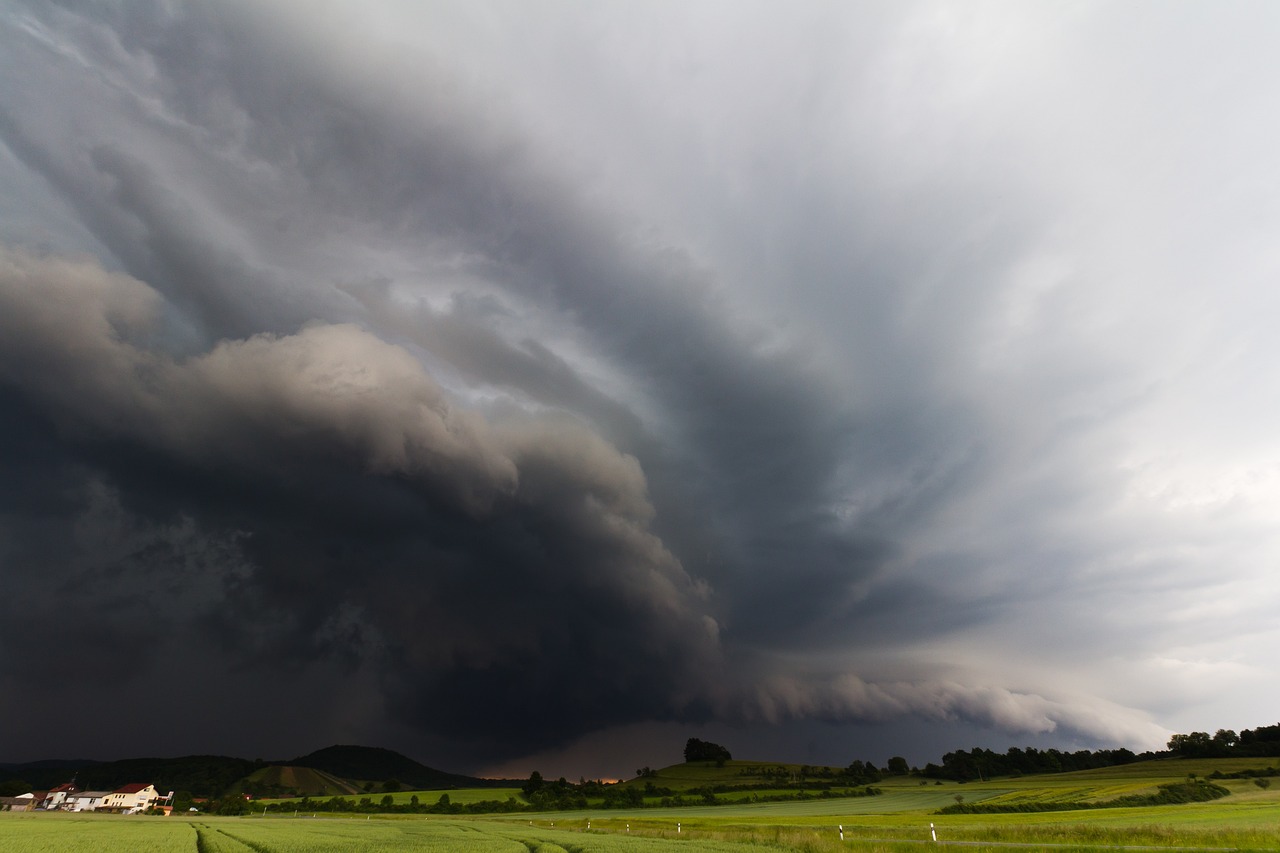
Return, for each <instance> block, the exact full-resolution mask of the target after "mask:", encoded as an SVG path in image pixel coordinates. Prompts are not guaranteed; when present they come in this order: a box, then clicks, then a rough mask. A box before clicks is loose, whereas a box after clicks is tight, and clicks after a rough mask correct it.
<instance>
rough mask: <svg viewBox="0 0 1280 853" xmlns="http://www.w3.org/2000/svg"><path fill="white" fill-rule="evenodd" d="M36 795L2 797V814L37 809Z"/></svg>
mask: <svg viewBox="0 0 1280 853" xmlns="http://www.w3.org/2000/svg"><path fill="white" fill-rule="evenodd" d="M35 803H36V798H35V794H19V795H18V796H16V797H0V812H29V811H33V810H34V809H35V807H36V806H35Z"/></svg>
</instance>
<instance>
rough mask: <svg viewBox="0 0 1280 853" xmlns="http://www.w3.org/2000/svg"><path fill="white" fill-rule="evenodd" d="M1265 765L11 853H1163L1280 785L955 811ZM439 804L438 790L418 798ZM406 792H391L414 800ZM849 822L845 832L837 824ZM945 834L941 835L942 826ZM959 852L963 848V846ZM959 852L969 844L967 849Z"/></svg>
mask: <svg viewBox="0 0 1280 853" xmlns="http://www.w3.org/2000/svg"><path fill="white" fill-rule="evenodd" d="M1261 766H1265V762H1262V763H1260V762H1258V761H1253V762H1251V763H1248V764H1243V765H1242V766H1240V767H1232V766H1227V764H1226V763H1224V762H1205V761H1202V762H1195V763H1189V762H1176V761H1169V762H1152V763H1147V764H1143V765H1126V766H1122V767H1113V768H1106V769H1103V770H1093V771H1087V772H1082V773H1069V774H1056V775H1052V776H1026V777H1020V778H999V779H994V780H987V781H984V782H977V783H973V782H971V783H968V784H958V783H954V782H947V783H944V784H941V785H938V784H935V783H934V782H933V781H932V780H929V781H927V783H926V784H923V785H922V784H920V780H919V779H918V778H912V777H899V778H895V779H889V780H886V781H885V782H884V783H882V785H881V787H883V789H884V793H883V794H882V795H880V796H875V797H858V798H850V799H845V798H822V797H818V796H815V797H813V798H811V799H805V800H795V801H789V802H774V803H735V804H732V805H721V806H693V807H686V808H667V809H661V808H644V809H633V810H630V811H622V810H612V811H604V810H595V811H592V810H583V811H575V812H554V813H540V814H531V813H518V814H515V813H513V814H507V815H501V816H499V815H491V816H477V817H474V818H470V817H467V818H463V817H459V816H436V815H421V814H384V815H379V814H374V815H364V814H344V815H325V814H323V813H322V814H320V815H319V816H317V817H315V818H312V817H310V816H298V817H294V816H293V815H292V814H291V813H288V812H286V810H285V808H283V807H282V806H278V807H277V808H279V809H280V812H283V814H276V813H275V809H274V808H272V809H270V810H269V813H268V814H267V815H266V816H265V817H264V816H263V815H262V813H261V812H257V813H255V814H253V815H250V816H246V817H242V818H234V817H206V816H192V817H191V818H185V817H172V818H152V817H123V816H118V815H72V814H58V813H50V814H44V813H39V812H37V813H0V851H2V852H3V853H9V851H15V853H16V851H22V853H54V851H58V853H64V851H94V853H125V851H128V853H134V852H135V851H147V853H149V852H150V851H157V853H170V851H174V853H177V851H189V853H248V851H256V853H328V851H340V850H341V851H354V853H399V851H459V853H680V851H691V850H696V851H710V853H755V851H775V853H776V851H780V850H781V851H786V850H794V851H804V853H837V851H875V853H905V851H920V850H921V845H928V846H934V847H937V848H942V847H950V848H951V849H955V850H961V849H963V850H978V851H981V850H989V851H997V850H1001V851H1006V853H1007V851H1016V850H1023V851H1037V850H1039V851H1055V853H1087V852H1088V851H1092V852H1094V853H1096V851H1113V853H1115V851H1119V850H1121V849H1123V848H1126V847H1128V848H1135V847H1146V848H1159V849H1161V850H1164V851H1169V852H1170V853H1172V851H1186V853H1190V851H1193V850H1198V851H1204V850H1218V851H1224V850H1249V851H1263V850H1269V851H1278V850H1280V790H1277V789H1278V788H1280V785H1277V786H1273V787H1271V788H1266V789H1264V788H1261V787H1259V786H1257V785H1255V784H1253V782H1252V780H1249V779H1224V780H1220V781H1219V784H1221V785H1223V786H1224V787H1226V788H1227V789H1228V790H1229V791H1230V792H1231V793H1230V795H1229V796H1227V797H1224V798H1222V799H1219V800H1215V801H1212V802H1204V803H1189V804H1184V805H1161V806H1143V807H1129V808H1105V809H1089V810H1084V811H1060V812H1052V811H1042V812H1034V813H1009V814H948V815H939V814H936V811H937V810H938V809H939V808H941V807H943V806H947V805H951V804H954V803H955V802H956V798H957V797H960V798H962V799H963V801H964V802H967V803H977V802H985V803H995V804H999V803H1010V804H1018V803H1042V804H1043V803H1078V802H1093V801H1098V800H1107V799H1113V798H1115V797H1118V796H1127V795H1131V794H1133V793H1142V792H1147V791H1152V790H1155V788H1156V786H1158V785H1161V784H1166V783H1168V782H1171V781H1179V780H1182V779H1185V778H1186V777H1187V776H1188V775H1190V774H1196V775H1198V776H1200V777H1204V776H1207V775H1209V774H1210V773H1212V772H1213V771H1214V770H1220V771H1222V772H1223V773H1230V772H1235V771H1238V770H1243V769H1249V768H1257V767H1261ZM418 793H419V797H420V799H422V798H423V797H424V795H431V796H434V797H438V796H439V794H440V793H441V792H438V791H436V792H418ZM448 793H449V795H450V798H451V800H453V801H455V802H464V801H466V800H468V799H470V798H472V797H474V798H477V799H498V798H505V796H507V795H508V794H509V793H514V792H509V791H507V790H504V789H492V788H489V789H472V790H468V791H460V790H455V791H449V792H448ZM408 796H411V792H402V793H399V794H397V795H396V798H397V799H400V798H407V797H408ZM842 831H843V839H842V838H841V832H842ZM935 832H936V834H937V843H936V844H935V843H934V841H933V833H935ZM952 845H956V846H954V847H953V846H952ZM960 845H963V846H960Z"/></svg>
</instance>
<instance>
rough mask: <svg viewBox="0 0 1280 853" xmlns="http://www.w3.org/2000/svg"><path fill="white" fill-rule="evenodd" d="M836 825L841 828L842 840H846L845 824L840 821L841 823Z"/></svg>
mask: <svg viewBox="0 0 1280 853" xmlns="http://www.w3.org/2000/svg"><path fill="white" fill-rule="evenodd" d="M836 826H838V827H839V828H840V840H841V841H844V824H843V823H839V824H836Z"/></svg>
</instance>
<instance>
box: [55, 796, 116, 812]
mask: <svg viewBox="0 0 1280 853" xmlns="http://www.w3.org/2000/svg"><path fill="white" fill-rule="evenodd" d="M110 793H111V792H110V791H76V792H75V793H74V794H68V795H67V800H66V802H65V803H64V804H63V806H62V810H63V811H68V812H91V811H94V810H96V809H97V808H98V806H100V805H102V801H103V800H104V799H105V798H106V796H107V795H108V794H110Z"/></svg>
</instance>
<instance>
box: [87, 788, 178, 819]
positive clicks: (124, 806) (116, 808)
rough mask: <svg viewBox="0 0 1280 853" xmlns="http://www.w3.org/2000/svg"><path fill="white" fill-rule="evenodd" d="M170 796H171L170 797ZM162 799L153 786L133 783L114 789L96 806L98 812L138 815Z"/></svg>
mask: <svg viewBox="0 0 1280 853" xmlns="http://www.w3.org/2000/svg"><path fill="white" fill-rule="evenodd" d="M170 796H172V795H170ZM160 799H162V798H161V796H160V794H159V793H158V792H157V791H156V786H155V785H149V784H146V783H144V782H133V783H131V784H128V785H124V786H121V787H119V788H116V789H115V790H114V791H112V792H111V793H110V794H107V795H106V796H105V797H103V799H102V804H101V805H99V806H98V809H97V810H98V811H100V812H118V813H119V814H138V813H139V812H144V811H146V810H147V809H149V808H152V807H153V806H155V804H156V802H157V801H158V800H160Z"/></svg>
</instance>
